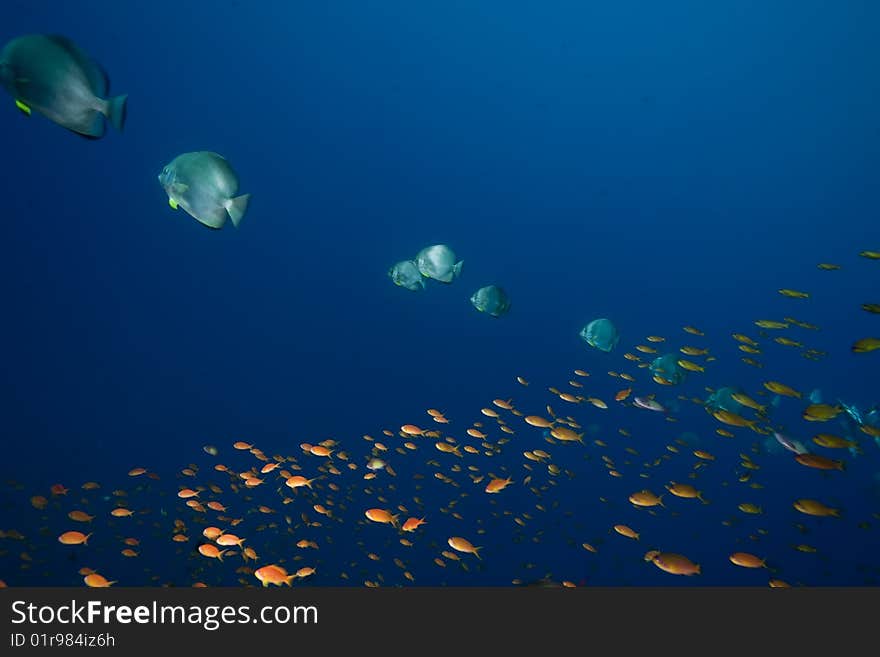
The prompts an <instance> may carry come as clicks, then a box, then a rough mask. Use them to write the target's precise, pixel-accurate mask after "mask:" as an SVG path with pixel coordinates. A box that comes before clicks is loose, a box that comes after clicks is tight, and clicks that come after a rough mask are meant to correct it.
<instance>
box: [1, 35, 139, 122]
mask: <svg viewBox="0 0 880 657" xmlns="http://www.w3.org/2000/svg"><path fill="white" fill-rule="evenodd" d="M0 84H2V85H3V87H4V88H5V89H6V91H8V92H9V94H10V95H11V96H12V97H13V99H14V100H15V104H16V106H17V107H18V108H19V109H20V110H21V111H22V112H23V113H24V114H26V115H28V116H30V115H31V114H32V113H33V112H37V113H39V114H42V115H43V116H45V117H46V118H48V119H49V120H50V121H52V122H54V123H57V124H58V125H60V126H62V127H64V128H67V129H68V130H70V131H72V132H75V133H77V134H79V135H82V136H84V137H88V138H90V139H98V138H100V137H103V136H104V132H105V130H106V128H105V119H108V120H109V121H110V123H112V124H113V127H114V128H116V129H117V130H119V131H121V130H122V127H123V124H124V123H125V113H126V100H127V96H125V95H121V96H114V97H112V98H108V97H107V93H108V90H109V87H110V82H109V80H108V78H107V74H106V73H105V72H104V70H103V69H102V68H101V67H100V66H99V65H98V64H97V62H95V61H94V60H93V59H92V58H91V57H89V55H87V54H86V53H85V52H84V51H83V50H82V49H81V48H80V47H79V46H77V45H76V44H75V43H74V42H73V41H71V40H70V39H68V38H67V37H64V36H60V35H51V34H29V35H25V36H20V37H17V38H15V39H13V40H12V41H10V42H9V43H7V44H6V46H5V47H4V48H3V51H2V53H0Z"/></svg>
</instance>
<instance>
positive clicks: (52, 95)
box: [0, 34, 250, 229]
mask: <svg viewBox="0 0 880 657" xmlns="http://www.w3.org/2000/svg"><path fill="white" fill-rule="evenodd" d="M0 85H2V86H3V87H4V88H5V89H6V90H7V91H8V92H9V94H10V95H11V96H12V97H13V98H14V99H15V105H16V107H17V108H18V109H19V110H20V111H21V112H22V113H24V114H25V115H27V116H31V115H32V113H33V112H37V113H39V114H42V115H43V116H45V117H46V118H48V119H49V120H50V121H52V122H53V123H56V124H58V125H60V126H62V127H63V128H66V129H68V130H70V131H71V132H74V133H76V134H78V135H81V136H83V137H85V138H87V139H100V138H101V137H103V136H104V134H105V132H106V124H107V122H108V121H109V122H110V124H111V125H113V127H114V128H115V129H116V130H118V131H120V132H121V131H122V129H123V126H124V125H125V119H126V114H127V104H128V103H127V101H128V96H127V95H126V94H121V95H117V96H112V97H109V96H108V92H109V88H110V81H109V78H108V76H107V73H106V72H105V71H104V69H103V68H102V67H101V66H100V65H99V64H98V63H97V62H96V61H95V60H94V59H92V58H91V57H90V56H89V55H88V54H87V53H86V52H85V51H84V50H82V48H80V47H79V46H78V45H77V44H75V43H74V42H73V41H72V40H70V39H69V38H67V37H65V36H61V35H51V34H49V35H46V34H30V35H24V36H20V37H17V38H15V39H13V40H12V41H10V42H9V43H7V44H6V46H5V47H4V48H3V50H2V52H0ZM159 183H160V184H161V185H162V188H163V189H164V190H165V192H166V193H167V194H168V202H169V204H170V205H171V207H172V208H174V209H177V208H178V207H181V208H183V209H184V210H185V211H186V212H187V213H189V214H190V215H191V216H192V217H193V218H195V219H196V220H198V221H199V222H200V223H202V224H203V225H205V226H208V227H209V228H215V229H216V228H222V227H223V225H224V224H225V223H226V220H227V219H231V220H232V223H233V225H235V226H236V227H237V226H238V225H239V222H240V221H241V219H242V217H243V216H244V214H245V212H246V210H247V207H248V202H249V200H250V194H243V195H240V196H239V195H238V177H237V175H236V173H235V171H234V170H233V169H232V167H231V166H230V164H229V162H228V161H227V160H226V159H225V158H223V157H222V156H221V155H219V154H217V153H213V152H210V151H198V152H192V153H184V154H182V155H179V156H178V157H176V158H174V160H172V161H171V162H170V163H169V164H168V165H167V166H165V167H164V168H163V169H162V172H161V173H160V174H159Z"/></svg>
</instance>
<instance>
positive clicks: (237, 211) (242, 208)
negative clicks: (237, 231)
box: [224, 194, 251, 228]
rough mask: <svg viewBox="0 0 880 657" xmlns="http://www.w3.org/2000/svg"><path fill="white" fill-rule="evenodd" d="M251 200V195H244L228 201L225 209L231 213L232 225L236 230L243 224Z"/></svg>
mask: <svg viewBox="0 0 880 657" xmlns="http://www.w3.org/2000/svg"><path fill="white" fill-rule="evenodd" d="M250 200H251V195H250V194H242V195H241V196H236V197H235V198H231V199H229V200H228V201H226V203H225V205H224V207H225V208H226V211H227V212H228V213H229V218H230V219H232V225H233V226H235V227H236V228H238V224H239V223H240V222H241V219H242V217H244V213H245V212H247V208H248V203H249V202H250Z"/></svg>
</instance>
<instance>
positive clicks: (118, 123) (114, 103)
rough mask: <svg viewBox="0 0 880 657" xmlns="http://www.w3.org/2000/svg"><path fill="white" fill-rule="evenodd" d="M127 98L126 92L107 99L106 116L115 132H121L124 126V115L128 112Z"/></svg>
mask: <svg viewBox="0 0 880 657" xmlns="http://www.w3.org/2000/svg"><path fill="white" fill-rule="evenodd" d="M127 100H128V94H122V95H121V96H114V97H113V98H110V99H109V100H108V101H107V118H108V119H110V123H111V124H112V125H113V127H114V128H116V130H117V132H122V128H123V127H124V126H125V117H126V116H127V114H128V104H127V102H126V101H127Z"/></svg>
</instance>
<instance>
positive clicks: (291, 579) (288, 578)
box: [284, 574, 296, 587]
mask: <svg viewBox="0 0 880 657" xmlns="http://www.w3.org/2000/svg"><path fill="white" fill-rule="evenodd" d="M295 578H296V574H293V575H288V576H287V577H285V578H284V583H285V584H287V585H288V586H290V587H292V586H293V584H292V583H291V582H293V580H294V579H295Z"/></svg>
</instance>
